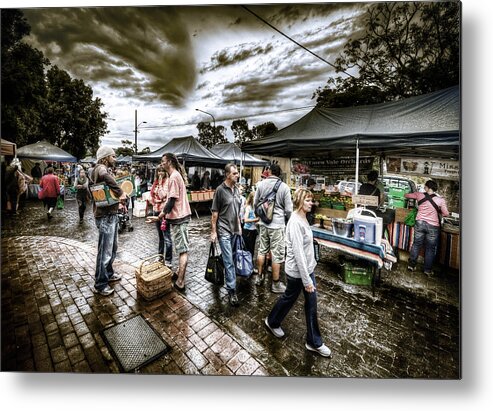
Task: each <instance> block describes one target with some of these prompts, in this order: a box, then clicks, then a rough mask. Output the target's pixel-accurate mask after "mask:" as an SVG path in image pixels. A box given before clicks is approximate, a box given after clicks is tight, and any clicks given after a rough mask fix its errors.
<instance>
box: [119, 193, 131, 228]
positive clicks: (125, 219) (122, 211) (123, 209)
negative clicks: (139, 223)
mask: <svg viewBox="0 0 493 411" xmlns="http://www.w3.org/2000/svg"><path fill="white" fill-rule="evenodd" d="M129 204H130V198H126V199H125V200H122V201H120V204H118V234H121V233H123V231H124V230H125V229H126V230H127V231H129V232H130V231H134V227H133V225H132V219H131V217H130V213H129V212H128V206H129Z"/></svg>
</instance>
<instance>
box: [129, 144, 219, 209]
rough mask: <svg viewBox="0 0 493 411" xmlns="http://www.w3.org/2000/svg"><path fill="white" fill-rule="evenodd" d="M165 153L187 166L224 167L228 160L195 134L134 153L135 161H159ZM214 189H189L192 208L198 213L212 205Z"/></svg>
mask: <svg viewBox="0 0 493 411" xmlns="http://www.w3.org/2000/svg"><path fill="white" fill-rule="evenodd" d="M165 153H172V154H174V155H175V156H176V157H177V158H178V160H179V161H180V162H181V163H182V164H183V166H187V167H192V166H193V167H197V166H204V167H212V168H219V169H223V168H224V166H225V165H226V164H227V163H228V160H226V159H223V158H221V157H219V156H217V155H215V154H214V153H212V152H211V151H210V150H208V149H207V148H205V147H204V146H203V145H202V144H200V143H199V142H198V141H197V139H195V138H194V137H193V136H187V137H176V138H173V139H172V140H170V141H169V142H168V143H166V144H165V145H164V146H162V147H160V148H159V149H157V150H155V151H153V152H151V153H148V154H141V155H134V156H133V160H134V161H146V162H153V163H158V162H160V161H161V158H162V156H163V155H164V154H165ZM213 197H214V190H194V191H191V190H189V192H188V199H189V202H190V206H191V208H192V210H193V211H194V212H195V214H198V213H197V209H198V208H199V207H207V205H209V206H210V205H212V198H213Z"/></svg>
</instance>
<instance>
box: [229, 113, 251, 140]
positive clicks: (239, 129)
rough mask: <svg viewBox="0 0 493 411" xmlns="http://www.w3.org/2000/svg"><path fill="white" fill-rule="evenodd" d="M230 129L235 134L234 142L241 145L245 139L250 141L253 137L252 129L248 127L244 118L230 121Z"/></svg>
mask: <svg viewBox="0 0 493 411" xmlns="http://www.w3.org/2000/svg"><path fill="white" fill-rule="evenodd" d="M231 130H232V131H233V134H234V136H235V139H234V142H235V143H236V144H238V145H241V144H242V143H244V142H245V141H250V140H252V138H253V134H252V131H251V130H250V129H249V128H248V122H247V121H246V120H243V119H242V120H234V121H233V123H231Z"/></svg>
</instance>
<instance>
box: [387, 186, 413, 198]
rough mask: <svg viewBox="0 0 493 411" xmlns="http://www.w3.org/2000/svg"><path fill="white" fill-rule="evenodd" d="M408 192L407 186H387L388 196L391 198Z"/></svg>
mask: <svg viewBox="0 0 493 411" xmlns="http://www.w3.org/2000/svg"><path fill="white" fill-rule="evenodd" d="M409 192H410V189H409V188H400V187H393V186H390V187H389V196H390V197H393V198H404V194H407V193H409Z"/></svg>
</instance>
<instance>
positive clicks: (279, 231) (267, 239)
mask: <svg viewBox="0 0 493 411" xmlns="http://www.w3.org/2000/svg"><path fill="white" fill-rule="evenodd" d="M259 230H260V232H259V246H258V253H259V254H261V255H266V254H267V253H268V252H269V251H270V252H271V253H272V262H273V263H277V264H281V263H283V262H284V257H285V255H286V243H285V241H284V232H285V230H284V228H268V227H265V226H263V225H259Z"/></svg>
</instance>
